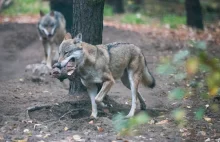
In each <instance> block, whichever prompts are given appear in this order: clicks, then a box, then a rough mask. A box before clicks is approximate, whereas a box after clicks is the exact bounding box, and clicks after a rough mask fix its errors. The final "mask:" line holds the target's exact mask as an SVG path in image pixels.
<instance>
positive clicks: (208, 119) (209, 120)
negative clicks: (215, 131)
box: [203, 116, 212, 122]
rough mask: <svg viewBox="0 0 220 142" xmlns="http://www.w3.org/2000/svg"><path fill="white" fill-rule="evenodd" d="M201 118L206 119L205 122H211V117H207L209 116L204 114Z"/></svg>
mask: <svg viewBox="0 0 220 142" xmlns="http://www.w3.org/2000/svg"><path fill="white" fill-rule="evenodd" d="M203 118H204V119H205V121H207V122H211V121H212V119H211V118H209V117H206V116H204V117H203Z"/></svg>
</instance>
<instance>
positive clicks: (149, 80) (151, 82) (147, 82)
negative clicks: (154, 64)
mask: <svg viewBox="0 0 220 142" xmlns="http://www.w3.org/2000/svg"><path fill="white" fill-rule="evenodd" d="M144 61H145V67H144V71H143V76H142V83H143V85H144V86H145V87H150V88H154V87H155V85H156V83H155V79H154V77H153V76H152V74H151V73H150V71H149V69H148V67H147V62H146V60H145V59H144Z"/></svg>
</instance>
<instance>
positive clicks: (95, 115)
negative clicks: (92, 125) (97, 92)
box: [89, 113, 97, 119]
mask: <svg viewBox="0 0 220 142" xmlns="http://www.w3.org/2000/svg"><path fill="white" fill-rule="evenodd" d="M89 118H90V119H97V114H95V113H92V114H91V115H90V117H89Z"/></svg>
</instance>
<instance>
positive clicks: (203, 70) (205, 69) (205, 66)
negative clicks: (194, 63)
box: [199, 64, 211, 72]
mask: <svg viewBox="0 0 220 142" xmlns="http://www.w3.org/2000/svg"><path fill="white" fill-rule="evenodd" d="M199 70H200V71H202V72H210V71H211V68H210V67H209V66H207V65H205V64H200V65H199Z"/></svg>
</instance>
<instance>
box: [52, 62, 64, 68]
mask: <svg viewBox="0 0 220 142" xmlns="http://www.w3.org/2000/svg"><path fill="white" fill-rule="evenodd" d="M53 68H58V69H61V68H62V66H61V63H60V62H57V63H55V64H54V65H53Z"/></svg>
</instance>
